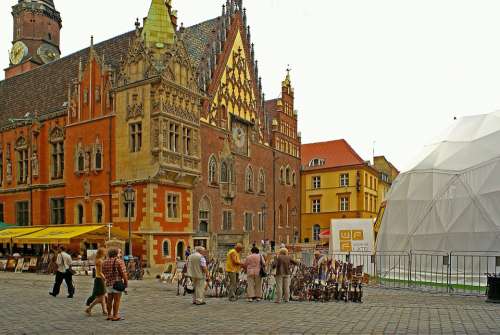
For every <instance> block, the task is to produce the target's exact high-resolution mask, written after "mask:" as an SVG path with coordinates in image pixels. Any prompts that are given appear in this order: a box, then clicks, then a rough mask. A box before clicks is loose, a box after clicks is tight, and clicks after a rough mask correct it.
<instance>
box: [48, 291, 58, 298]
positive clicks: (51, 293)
mask: <svg viewBox="0 0 500 335" xmlns="http://www.w3.org/2000/svg"><path fill="white" fill-rule="evenodd" d="M49 295H51V296H53V297H54V298H55V297H57V294H54V293H53V292H49Z"/></svg>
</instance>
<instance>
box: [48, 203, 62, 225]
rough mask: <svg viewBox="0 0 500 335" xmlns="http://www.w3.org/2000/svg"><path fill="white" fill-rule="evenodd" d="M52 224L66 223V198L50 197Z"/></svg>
mask: <svg viewBox="0 0 500 335" xmlns="http://www.w3.org/2000/svg"><path fill="white" fill-rule="evenodd" d="M50 213H51V219H50V220H51V224H53V225H63V224H64V223H65V215H64V198H57V199H50Z"/></svg>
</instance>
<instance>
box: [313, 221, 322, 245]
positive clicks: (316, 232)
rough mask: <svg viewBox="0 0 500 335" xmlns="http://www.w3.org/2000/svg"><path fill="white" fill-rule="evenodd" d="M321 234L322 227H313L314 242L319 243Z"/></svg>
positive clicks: (317, 225) (316, 225)
mask: <svg viewBox="0 0 500 335" xmlns="http://www.w3.org/2000/svg"><path fill="white" fill-rule="evenodd" d="M320 232H321V227H320V226H319V224H315V225H314V227H313V241H319V234H320Z"/></svg>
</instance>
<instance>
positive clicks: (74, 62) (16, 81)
mask: <svg viewBox="0 0 500 335" xmlns="http://www.w3.org/2000/svg"><path fill="white" fill-rule="evenodd" d="M217 21H218V19H217V18H216V19H212V20H209V21H205V22H202V23H200V24H197V25H195V26H192V27H188V28H186V29H185V32H184V42H185V44H186V48H187V50H188V53H189V54H190V56H191V57H192V60H193V62H194V65H196V66H198V65H199V63H200V61H201V59H202V57H203V55H204V53H205V51H206V45H207V43H208V42H209V41H210V39H211V36H212V35H213V33H212V30H213V29H214V28H215V27H216V24H217ZM134 35H135V31H130V32H127V33H125V34H122V35H119V36H116V37H114V38H111V39H109V40H107V41H104V42H101V43H99V44H96V45H94V49H95V51H96V53H97V54H98V55H99V56H102V55H104V57H105V63H106V64H107V65H111V66H112V67H115V68H116V67H118V65H119V63H120V60H121V59H122V58H125V56H126V54H127V52H128V46H129V43H130V40H131V39H132V38H133V37H134ZM89 51H90V50H89V48H85V49H82V50H80V51H78V52H75V53H73V54H71V55H68V56H66V57H63V58H61V59H59V60H57V61H54V62H52V63H49V64H46V65H42V66H40V67H38V68H36V69H34V70H31V71H28V72H26V73H23V74H21V75H18V76H14V77H12V78H9V79H6V80H3V81H0V127H3V126H6V125H8V124H9V121H8V120H9V119H10V118H23V117H24V116H25V115H26V114H27V113H31V115H34V114H35V112H36V113H38V115H39V117H40V118H41V119H43V118H47V117H51V115H52V114H53V113H57V112H64V109H65V108H64V106H63V104H64V103H65V102H67V100H68V87H69V85H70V84H71V82H72V80H73V79H75V78H77V77H78V66H79V62H80V59H81V60H82V63H83V64H85V63H86V62H87V59H88V56H89Z"/></svg>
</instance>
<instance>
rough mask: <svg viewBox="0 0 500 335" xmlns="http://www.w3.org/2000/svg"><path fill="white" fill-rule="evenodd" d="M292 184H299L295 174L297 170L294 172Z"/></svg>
mask: <svg viewBox="0 0 500 335" xmlns="http://www.w3.org/2000/svg"><path fill="white" fill-rule="evenodd" d="M292 185H293V186H296V185H297V175H296V174H295V171H293V172H292Z"/></svg>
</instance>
